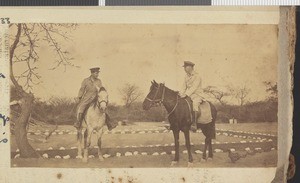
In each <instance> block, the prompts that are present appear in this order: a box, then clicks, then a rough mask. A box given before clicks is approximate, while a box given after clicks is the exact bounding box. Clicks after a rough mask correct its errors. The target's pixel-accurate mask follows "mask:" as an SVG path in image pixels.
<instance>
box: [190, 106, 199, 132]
mask: <svg viewBox="0 0 300 183" xmlns="http://www.w3.org/2000/svg"><path fill="white" fill-rule="evenodd" d="M197 120H198V112H197V111H195V112H194V115H193V123H192V125H191V131H192V132H196V131H197Z"/></svg>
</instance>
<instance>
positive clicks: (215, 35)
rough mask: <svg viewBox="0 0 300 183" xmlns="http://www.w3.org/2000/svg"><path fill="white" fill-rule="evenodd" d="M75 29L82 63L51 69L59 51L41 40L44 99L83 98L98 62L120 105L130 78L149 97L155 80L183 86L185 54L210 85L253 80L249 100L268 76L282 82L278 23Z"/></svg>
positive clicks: (73, 45) (72, 45)
mask: <svg viewBox="0 0 300 183" xmlns="http://www.w3.org/2000/svg"><path fill="white" fill-rule="evenodd" d="M68 35H69V36H70V38H71V39H72V40H71V41H65V40H63V39H60V38H57V40H58V41H59V42H60V43H61V44H62V45H63V47H64V48H66V49H67V50H68V51H69V52H70V54H71V55H72V57H73V58H74V60H73V61H72V63H73V64H75V65H77V66H79V67H80V68H75V67H68V68H67V70H66V71H64V69H63V68H58V69H56V70H54V71H53V70H49V68H51V67H52V66H53V64H52V63H53V61H54V60H55V57H54V53H53V52H52V51H51V49H49V47H48V46H47V45H46V44H45V43H41V44H40V47H39V48H38V54H39V62H38V63H37V64H36V66H37V67H38V68H39V70H38V72H39V74H40V75H41V76H42V79H41V81H42V83H40V84H39V85H37V86H34V89H33V92H34V94H35V96H36V97H39V98H41V99H42V100H46V101H47V100H48V99H49V98H50V97H52V96H60V97H69V98H74V97H76V96H77V93H78V90H79V88H80V84H81V82H82V80H83V79H84V78H87V77H89V75H90V71H89V68H91V67H100V68H101V71H100V79H101V80H102V82H103V84H104V86H105V87H106V88H107V90H108V93H109V100H110V102H112V103H116V104H122V99H121V94H120V92H119V90H120V89H121V88H122V87H123V86H124V85H125V84H126V83H131V84H135V85H136V86H138V87H139V88H140V90H141V91H142V93H143V96H142V98H141V99H143V98H144V97H145V96H146V95H147V93H148V91H149V88H150V85H151V83H150V82H151V81H152V80H153V79H155V80H156V81H157V82H164V83H165V85H166V86H168V87H169V88H171V89H174V90H179V88H180V87H181V85H182V82H183V78H184V75H185V73H184V70H183V67H182V65H183V61H184V60H190V61H192V62H194V63H195V64H196V65H195V70H196V71H197V72H198V73H199V74H200V76H201V78H202V82H203V87H206V86H217V87H221V88H224V86H227V85H232V86H234V87H242V86H243V85H246V86H247V87H248V88H250V89H251V92H250V94H249V97H248V100H249V101H257V100H263V99H265V98H266V97H267V93H266V91H265V89H266V88H265V86H264V84H263V81H271V82H276V81H277V64H278V56H277V52H278V50H277V49H278V45H277V43H278V37H277V26H276V25H246V24H243V25H183V24H182V25H181V24H178V25H176V24H173V25H163V24H79V25H78V27H77V29H76V30H73V31H71V32H69V34H68ZM19 51H20V50H19ZM14 70H15V71H14V72H15V74H18V73H22V72H23V71H24V67H23V66H21V65H20V64H16V65H14ZM230 100H232V101H231V103H235V102H236V101H234V99H230Z"/></svg>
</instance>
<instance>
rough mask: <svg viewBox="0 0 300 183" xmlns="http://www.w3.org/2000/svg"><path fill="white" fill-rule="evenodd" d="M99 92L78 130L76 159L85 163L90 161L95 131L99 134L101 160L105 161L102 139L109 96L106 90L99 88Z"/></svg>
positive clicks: (99, 155)
mask: <svg viewBox="0 0 300 183" xmlns="http://www.w3.org/2000/svg"><path fill="white" fill-rule="evenodd" d="M97 90H98V94H97V97H96V98H95V100H94V101H93V102H92V103H91V105H90V106H89V107H88V109H87V111H86V113H85V116H84V118H83V121H82V125H81V127H80V128H79V129H78V130H77V143H78V154H77V157H76V158H82V161H83V162H87V161H88V149H89V147H90V145H91V136H92V134H93V131H96V133H97V139H98V142H97V144H98V157H99V160H100V161H103V160H104V159H103V156H102V152H101V138H102V135H103V127H104V126H105V120H106V113H105V112H106V108H107V103H108V94H107V92H106V90H105V89H104V88H97ZM82 137H84V138H82ZM82 151H83V152H82Z"/></svg>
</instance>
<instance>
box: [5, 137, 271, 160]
mask: <svg viewBox="0 0 300 183" xmlns="http://www.w3.org/2000/svg"><path fill="white" fill-rule="evenodd" d="M180 148H185V146H183V145H181V146H180ZM213 148H214V152H215V153H220V152H228V151H236V150H238V151H247V152H253V153H257V152H258V153H261V152H269V151H272V150H276V149H277V146H276V144H274V143H273V142H268V141H267V142H263V143H248V144H245V143H231V144H230V143H228V144H215V145H214V146H213ZM173 149H174V147H173V146H155V147H138V146H134V147H126V148H102V150H101V151H102V152H103V154H104V155H103V157H104V158H109V157H121V156H135V155H153V156H157V155H166V154H175V151H174V150H173ZM192 149H194V151H193V152H194V153H196V154H202V153H203V152H202V151H201V150H200V149H203V145H202V144H201V145H193V146H192ZM195 149H196V150H195ZM37 151H38V152H39V153H40V154H41V155H42V157H43V158H63V159H70V158H76V153H77V147H72V148H71V149H65V148H60V149H59V150H53V149H50V148H49V149H48V150H39V149H37ZM89 151H90V152H89V153H90V154H91V155H90V158H93V157H95V156H96V154H97V152H98V147H97V146H94V148H91V149H90V150H89ZM182 153H184V154H185V153H187V150H183V151H182ZM19 156H20V154H19V153H18V151H16V152H12V153H11V157H12V158H18V157H19Z"/></svg>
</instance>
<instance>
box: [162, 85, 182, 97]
mask: <svg viewBox="0 0 300 183" xmlns="http://www.w3.org/2000/svg"><path fill="white" fill-rule="evenodd" d="M159 85H163V86H164V87H165V88H166V89H168V90H170V91H171V92H173V93H174V94H176V95H179V91H175V90H172V89H170V88H169V87H167V86H166V85H165V84H164V83H158V86H159Z"/></svg>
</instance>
